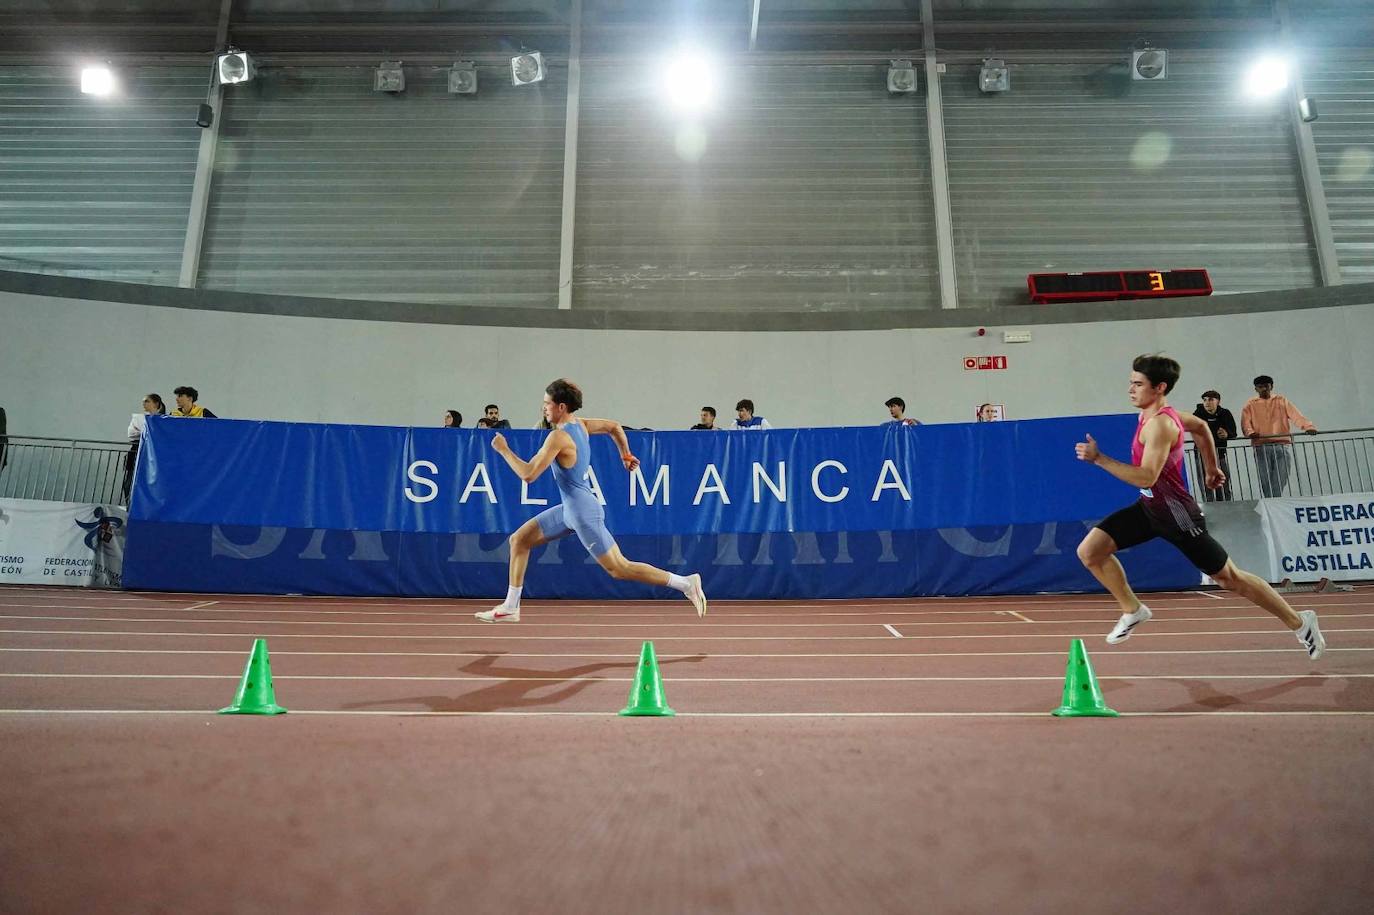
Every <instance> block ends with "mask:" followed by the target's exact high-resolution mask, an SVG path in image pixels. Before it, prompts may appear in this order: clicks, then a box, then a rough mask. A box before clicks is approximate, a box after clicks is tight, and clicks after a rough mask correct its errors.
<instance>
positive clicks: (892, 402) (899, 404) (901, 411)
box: [883, 397, 921, 426]
mask: <svg viewBox="0 0 1374 915" xmlns="http://www.w3.org/2000/svg"><path fill="white" fill-rule="evenodd" d="M883 406H885V407H887V414H888V415H889V416H891V417H892V418H891V419H889V420H888V421H887V422H886V423H883V425H888V424H889V423H900V424H901V425H903V426H919V425H920V424H921V423H920V420H915V419H908V418H907V415H906V401H905V400H902V398H900V397H889V398H888V399H887V400H886V401H885V402H884V403H883Z"/></svg>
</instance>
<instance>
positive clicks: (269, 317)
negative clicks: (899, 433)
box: [0, 281, 1374, 439]
mask: <svg viewBox="0 0 1374 915" xmlns="http://www.w3.org/2000/svg"><path fill="white" fill-rule="evenodd" d="M66 282H71V281H66ZM104 285H105V287H107V288H109V289H115V288H116V286H117V284H104ZM122 288H123V289H126V290H134V291H138V290H139V289H140V288H141V287H122ZM1345 290H1346V292H1347V293H1348V291H1349V287H1345ZM177 292H179V291H178V290H164V293H166V294H169V295H170V294H174V293H177ZM1330 292H1332V293H1336V292H1337V290H1330ZM1243 298H1244V297H1240V296H1235V297H1226V298H1224V299H1214V300H1210V301H1211V302H1212V303H1215V307H1222V306H1224V305H1226V303H1227V302H1228V301H1229V302H1231V304H1232V307H1234V304H1235V303H1236V302H1237V301H1239V300H1241V299H1243ZM1190 301H1196V300H1190ZM1161 307H1163V306H1160V305H1158V304H1154V305H1141V304H1139V303H1134V304H1132V303H1120V304H1118V305H1115V306H1112V307H1110V308H1109V307H1108V306H1107V303H1104V305H1103V313H1104V314H1115V315H1117V316H1125V318H1124V319H1123V320H1106V321H1095V322H1091V323H1064V324H1046V323H1037V324H1025V325H1014V326H1022V327H1025V328H1026V329H1029V330H1030V331H1031V332H1032V334H1033V340H1032V342H1030V343H1022V344H1005V343H1003V342H1001V331H1002V330H1003V329H1004V328H1005V326H1006V325H1003V326H994V325H991V324H989V333H988V335H987V336H984V337H977V336H976V335H975V333H974V327H973V325H972V323H970V325H968V326H958V327H954V326H945V327H920V328H912V327H906V328H895V329H872V330H830V331H794V332H786V331H771V330H770V331H755V332H749V331H742V330H731V331H709V330H628V329H626V330H619V329H612V330H608V329H589V328H576V327H554V328H550V327H500V326H473V325H458V324H439V323H419V322H416V323H393V322H387V321H375V320H354V319H345V318H337V317H331V318H325V317H302V316H294V315H281V314H263V313H235V312H227V311H210V310H197V309H195V308H188V307H160V306H152V305H144V304H137V303H135V302H113V301H95V300H87V299H73V298H64V297H58V296H53V295H38V294H27V293H19V292H7V291H0V405H3V406H4V407H5V409H6V410H7V411H8V414H9V431H10V433H11V434H20V435H45V436H73V437H86V438H96V439H119V438H121V437H122V436H123V435H124V429H125V426H126V425H127V422H128V414H129V413H131V412H132V411H135V410H137V409H139V401H140V400H141V398H142V396H143V394H144V393H145V392H147V391H157V392H159V393H161V394H162V395H163V396H164V397H165V398H166V399H167V400H168V401H169V402H170V401H171V393H172V388H174V387H176V386H177V385H182V384H190V385H194V386H195V387H197V388H198V389H199V390H200V391H201V402H202V403H203V404H204V405H206V406H208V407H209V408H211V409H212V410H214V411H215V412H217V413H219V414H221V415H223V416H232V417H243V418H250V417H259V418H264V419H276V420H296V421H315V422H342V423H370V424H397V425H438V424H439V422H440V416H441V414H442V412H443V410H445V409H446V408H456V409H459V410H461V411H462V413H463V414H464V416H465V417H466V423H465V424H467V425H471V424H472V423H473V421H474V420H475V419H476V416H477V414H478V411H479V410H480V409H481V407H482V405H483V404H485V403H486V402H487V401H489V400H490V401H495V402H497V403H500V404H501V406H502V407H503V409H504V412H505V415H506V416H508V417H509V418H510V419H511V420H512V421H513V422H514V423H515V424H517V425H520V426H532V425H534V423H535V422H536V421H537V418H538V412H537V410H538V403H539V401H540V398H541V396H542V392H543V387H544V385H545V384H546V383H547V382H548V381H549V380H550V379H552V378H554V377H557V376H560V375H564V376H568V377H570V378H572V379H574V380H576V381H577V382H578V383H580V384H581V385H582V386H583V388H584V389H585V391H586V394H587V399H586V413H587V415H593V416H595V415H605V416H611V417H614V418H617V419H620V420H621V421H622V422H624V423H626V424H627V425H631V426H647V427H652V428H658V429H672V428H685V427H687V426H689V425H691V424H692V423H693V422H695V421H696V415H697V410H698V408H699V407H700V406H701V405H702V404H712V405H714V406H716V407H718V408H719V409H720V410H721V412H722V418H724V419H727V420H728V419H729V418H730V417H731V415H732V413H731V411H732V408H733V406H734V403H735V401H736V400H737V399H739V398H741V397H750V398H752V399H753V400H754V401H755V403H756V404H757V405H758V411H759V413H761V414H762V415H764V416H766V417H768V419H769V420H770V421H771V422H772V423H774V424H775V425H779V426H798V425H862V424H868V423H877V422H880V421H882V420H884V419H886V417H887V412H886V410H885V409H884V407H883V401H884V400H885V399H886V398H888V397H890V396H892V395H894V394H897V395H901V396H903V397H905V398H906V400H907V403H908V405H909V410H908V412H909V414H910V415H913V416H915V417H917V418H919V419H921V420H923V421H926V422H967V421H970V420H971V418H972V416H973V411H974V409H975V407H976V406H977V405H978V404H979V403H981V402H984V401H992V402H995V403H1002V404H1005V405H1006V410H1007V414H1008V416H1009V417H1010V418H1014V419H1022V418H1033V417H1044V416H1057V415H1074V414H1090V413H1103V412H1118V411H1119V412H1126V411H1128V410H1129V409H1130V405H1129V403H1128V402H1127V400H1126V379H1127V375H1128V373H1129V370H1130V360H1131V358H1132V357H1133V356H1135V355H1136V354H1138V353H1141V352H1146V351H1157V350H1162V351H1166V352H1168V353H1170V354H1171V355H1173V356H1175V357H1176V358H1178V359H1179V360H1180V361H1181V362H1182V363H1183V366H1184V376H1183V380H1182V382H1181V390H1180V391H1179V393H1178V395H1177V396H1176V397H1175V398H1174V402H1175V404H1176V405H1178V406H1182V407H1186V408H1189V409H1191V408H1192V406H1193V404H1194V403H1195V402H1196V401H1197V395H1198V394H1199V393H1200V392H1201V391H1202V390H1204V389H1206V388H1210V387H1215V388H1217V389H1219V390H1220V391H1221V392H1222V395H1223V404H1224V405H1226V406H1229V407H1231V408H1232V409H1233V410H1235V411H1236V412H1237V413H1238V412H1239V408H1240V406H1241V405H1242V404H1243V402H1244V400H1245V399H1246V398H1247V397H1248V396H1249V395H1250V394H1251V389H1250V379H1251V378H1252V376H1254V375H1256V374H1258V373H1261V372H1267V373H1269V374H1272V375H1274V376H1275V378H1276V379H1277V382H1278V385H1277V387H1278V390H1279V391H1280V392H1281V393H1284V394H1287V395H1288V396H1289V397H1290V398H1291V399H1292V400H1293V401H1295V402H1296V403H1297V404H1298V405H1299V406H1300V407H1301V408H1302V409H1303V410H1304V411H1305V412H1306V413H1307V415H1308V416H1310V417H1311V418H1312V419H1313V420H1314V421H1315V422H1316V423H1317V425H1318V427H1320V428H1325V429H1336V428H1354V427H1362V426H1374V378H1371V377H1370V375H1369V373H1368V371H1367V367H1368V366H1369V365H1371V364H1374V307H1371V306H1369V305H1364V304H1359V305H1340V306H1334V307H1315V308H1302V309H1296V310H1292V311H1265V312H1259V313H1251V312H1241V313H1235V314H1222V315H1209V316H1181V317H1170V318H1139V319H1135V318H1132V317H1130V315H1134V314H1142V313H1145V312H1146V311H1147V309H1158V308H1161ZM1190 307H1193V306H1190ZM1113 309H1114V310H1113ZM1006 313H1007V310H1004V311H1003V312H998V313H996V314H1000V315H1003V316H1005V314H1006ZM1010 313H1011V314H1025V315H1026V316H1027V317H1030V316H1035V317H1036V319H1037V320H1040V321H1043V320H1046V314H1047V312H1046V311H1045V310H1043V309H1041V310H1032V309H1023V310H1021V311H1011V312H1010ZM989 314H993V313H989ZM941 317H942V318H943V317H947V316H941ZM968 320H970V322H973V321H976V320H977V317H975V316H973V315H970V316H969V319H968ZM978 355H1006V356H1007V357H1008V359H1009V368H1008V369H1007V370H1005V371H965V370H964V369H963V360H964V357H966V356H978Z"/></svg>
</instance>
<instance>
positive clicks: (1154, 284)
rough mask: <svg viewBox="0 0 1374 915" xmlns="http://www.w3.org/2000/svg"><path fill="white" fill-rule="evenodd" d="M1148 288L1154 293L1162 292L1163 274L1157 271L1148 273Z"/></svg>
mask: <svg viewBox="0 0 1374 915" xmlns="http://www.w3.org/2000/svg"><path fill="white" fill-rule="evenodd" d="M1150 288H1151V289H1153V290H1154V291H1155V292H1163V291H1164V274H1162V273H1160V272H1159V271H1157V270H1151V271H1150Z"/></svg>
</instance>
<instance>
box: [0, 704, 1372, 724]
mask: <svg viewBox="0 0 1374 915" xmlns="http://www.w3.org/2000/svg"><path fill="white" fill-rule="evenodd" d="M0 715H201V716H204V717H207V718H215V717H218V716H217V715H216V714H215V712H213V711H209V710H197V709H102V708H55V709H37V708H4V709H0ZM289 715H295V716H301V715H358V716H373V717H376V716H383V717H386V716H390V717H408V718H422V717H431V718H457V717H464V718H477V717H483V716H487V717H493V718H615V717H617V715H616V713H615V712H571V711H569V712H557V711H537V712H536V711H528V712H526V711H495V712H477V711H472V712H458V711H443V712H440V711H408V710H397V711H386V710H383V709H375V710H374V709H291V710H290V712H289ZM677 717H678V718H1044V719H1047V720H1053V719H1052V718H1051V716H1050V713H1049V712H678V713H677ZM1121 717H1122V718H1302V717H1309V718H1370V717H1374V711H1371V712H1361V711H1312V712H1229V711H1216V712H1211V711H1209V712H1121ZM1056 726H1058V725H1056Z"/></svg>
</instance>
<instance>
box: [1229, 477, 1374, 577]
mask: <svg viewBox="0 0 1374 915" xmlns="http://www.w3.org/2000/svg"><path fill="white" fill-rule="evenodd" d="M1255 511H1257V512H1259V514H1260V521H1261V523H1262V525H1263V527H1264V539H1265V540H1266V541H1267V542H1268V544H1269V564H1270V576H1269V577H1270V580H1271V581H1281V580H1282V579H1285V578H1290V579H1292V580H1293V581H1317V580H1318V579H1321V578H1330V579H1332V580H1334V581H1341V580H1345V581H1352V580H1355V579H1363V578H1374V493H1369V492H1358V493H1349V494H1347V495H1343V496H1317V497H1313V498H1310V499H1261V500H1260V501H1259V504H1258V505H1257V506H1255Z"/></svg>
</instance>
